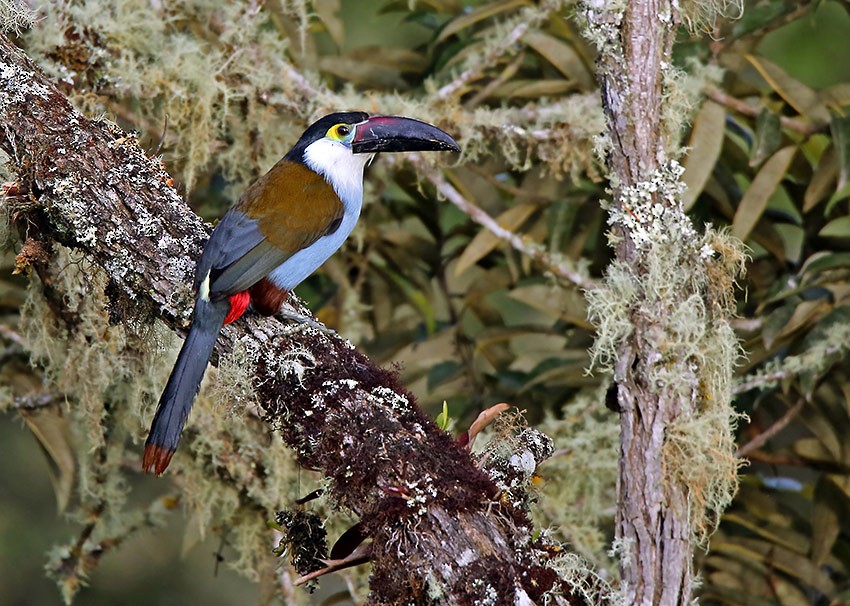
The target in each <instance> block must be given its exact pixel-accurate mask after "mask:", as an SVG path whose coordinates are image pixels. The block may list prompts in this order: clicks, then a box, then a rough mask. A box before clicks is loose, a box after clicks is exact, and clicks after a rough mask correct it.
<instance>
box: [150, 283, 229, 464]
mask: <svg viewBox="0 0 850 606" xmlns="http://www.w3.org/2000/svg"><path fill="white" fill-rule="evenodd" d="M228 308H229V306H228V304H227V302H226V300H225V302H224V303H223V305H222V304H221V303H219V304H214V303H211V302H209V301H204V300H203V299H200V298H199V299H198V301H197V303H196V304H195V313H194V318H193V319H192V326H191V327H190V328H189V334H188V335H186V341H185V342H184V343H183V347H182V348H181V349H180V354H179V355H178V356H177V361H176V362H175V363H174V369H173V370H172V371H171V376H170V377H169V378H168V383H166V385H165V389H164V390H163V392H162V397H160V399H159V406H157V409H156V414H155V415H154V418H153V423H151V429H150V433H149V434H148V439H147V441H146V442H145V454H144V458H143V460H142V469H144V470H145V471H146V472H148V473H150V472H154V473H156V475H161V474H162V472H163V471H165V468H166V467H168V464H169V462H170V461H171V456H172V455H173V454H174V451H175V450H177V443H178V442H179V441H180V434H181V433H182V432H183V426H184V425H185V424H186V419H187V417H188V416H189V411H190V410H191V409H192V403H193V402H194V401H195V396H196V395H197V393H198V389H199V388H200V386H201V379H203V378H204V372H205V371H206V369H207V362H208V361H209V359H210V355H211V354H212V350H213V347H215V342H216V339H217V338H218V333H219V331H220V330H221V327H222V325H223V324H224V318H225V316H226V315H227V311H228Z"/></svg>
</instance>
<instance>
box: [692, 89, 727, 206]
mask: <svg viewBox="0 0 850 606" xmlns="http://www.w3.org/2000/svg"><path fill="white" fill-rule="evenodd" d="M725 125H726V110H725V109H724V107H723V106H722V105H720V104H719V103H715V102H714V101H706V102H705V103H703V105H702V109H700V111H699V114H697V117H696V119H695V120H694V128H693V130H692V132H691V140H690V141H689V142H688V147H689V148H690V150H689V151H688V156H687V158H685V174H684V176H683V179H684V181H685V185H687V186H688V189H687V190H686V191H685V195H684V199H683V201H682V203H683V205H684V207H685V210H690V208H691V207H692V206H693V205H694V202H696V200H697V197H699V195H700V193H701V192H702V190H703V188H704V187H705V184H706V182H707V181H708V178H709V177H710V176H711V172H712V171H713V170H714V165H715V164H717V158H718V157H719V156H720V150H721V149H723V137H724V133H725Z"/></svg>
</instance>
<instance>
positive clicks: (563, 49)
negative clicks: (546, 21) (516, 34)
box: [522, 30, 593, 89]
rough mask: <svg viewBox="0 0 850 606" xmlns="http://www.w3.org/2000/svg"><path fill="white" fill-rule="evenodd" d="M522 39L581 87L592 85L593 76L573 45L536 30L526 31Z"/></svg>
mask: <svg viewBox="0 0 850 606" xmlns="http://www.w3.org/2000/svg"><path fill="white" fill-rule="evenodd" d="M522 39H523V41H524V42H525V43H526V44H528V45H529V46H530V47H531V48H533V49H534V50H535V51H537V52H538V53H539V54H540V55H541V56H542V57H543V58H544V59H546V60H547V61H548V62H549V63H551V64H552V65H553V66H555V69H557V70H558V71H559V72H561V73H562V74H564V76H566V77H567V78H569V79H570V80H572V81H574V82H577V83H578V85H579V86H580V87H581V88H582V89H588V88H590V87H591V86H592V85H593V78H592V77H591V75H590V73H589V72H588V71H587V67H585V65H584V62H583V61H582V60H581V57H580V56H579V54H578V53H577V52H576V51H575V50H574V49H573V47H571V46H569V45H567V44H564V43H563V42H562V41H560V40H558V39H557V38H555V37H554V36H550V35H549V34H546V33H544V32H541V31H538V30H533V31H530V32H528V33H527V34H526V35H525V36H523V38H522Z"/></svg>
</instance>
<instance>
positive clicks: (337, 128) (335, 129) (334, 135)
mask: <svg viewBox="0 0 850 606" xmlns="http://www.w3.org/2000/svg"><path fill="white" fill-rule="evenodd" d="M350 132H351V127H349V126H348V125H346V124H334V125H333V126H331V127H330V128H329V129H328V132H327V133H326V134H325V136H326V137H328V138H329V139H334V140H335V141H342V140H343V139H345V138H346V137H347V136H348V134H349V133H350Z"/></svg>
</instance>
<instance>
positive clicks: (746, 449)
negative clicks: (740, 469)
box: [735, 398, 806, 459]
mask: <svg viewBox="0 0 850 606" xmlns="http://www.w3.org/2000/svg"><path fill="white" fill-rule="evenodd" d="M805 404H806V400H805V399H803V398H800V399H799V400H797V403H796V404H794V406H792V407H791V408H789V409H788V411H787V412H786V413H785V414H784V415H782V416H781V417H780V418H778V419H777V420H776V421H774V423H773V424H772V425H771V426H770V427H768V428H767V429H765V430H764V431H763V432H761V433H760V434H759V435H757V436H756V437H754V438H753V439H752V440H750V441H749V442H747V443H746V444H744V445H743V446H741V447H740V448H739V449H738V450H736V451H735V456H736V457H738V458H739V459H740V458H743V457H745V456H747V455H748V454H749V453H751V452H752V451H754V450H757V449H759V448H761V447H762V446H764V445H765V444H766V443H767V441H768V440H769V439H770V438H772V437H773V436H775V435H776V434H778V433H779V432H780V431H782V430H783V429H784V428H785V427H786V426H787V425H788V423H790V422H791V421H792V420H793V419H794V417H796V416H797V415H798V414H800V411H801V410H803V406H804V405H805Z"/></svg>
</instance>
